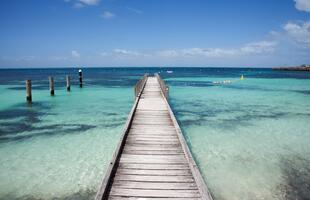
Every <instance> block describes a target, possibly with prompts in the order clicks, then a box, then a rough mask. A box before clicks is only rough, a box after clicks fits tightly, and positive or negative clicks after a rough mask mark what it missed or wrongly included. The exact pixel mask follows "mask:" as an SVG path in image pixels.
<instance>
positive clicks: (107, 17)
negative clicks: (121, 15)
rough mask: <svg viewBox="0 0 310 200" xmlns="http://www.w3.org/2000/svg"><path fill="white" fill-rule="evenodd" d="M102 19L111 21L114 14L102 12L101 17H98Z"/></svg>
mask: <svg viewBox="0 0 310 200" xmlns="http://www.w3.org/2000/svg"><path fill="white" fill-rule="evenodd" d="M100 16H101V17H102V18H103V19H112V18H114V17H115V14H114V13H111V12H109V11H104V12H103V13H102V14H101V15H100Z"/></svg>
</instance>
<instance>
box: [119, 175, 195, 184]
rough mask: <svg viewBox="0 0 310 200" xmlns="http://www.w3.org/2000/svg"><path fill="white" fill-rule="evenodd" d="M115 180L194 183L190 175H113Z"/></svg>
mask: <svg viewBox="0 0 310 200" xmlns="http://www.w3.org/2000/svg"><path fill="white" fill-rule="evenodd" d="M114 180H117V181H142V182H168V183H194V179H193V177H192V176H146V175H140V176H138V175H124V174H122V175H121V176H117V175H116V176H115V177H114Z"/></svg>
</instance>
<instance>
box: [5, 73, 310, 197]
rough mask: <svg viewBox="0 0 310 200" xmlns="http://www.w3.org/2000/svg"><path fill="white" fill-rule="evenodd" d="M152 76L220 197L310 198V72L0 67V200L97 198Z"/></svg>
mask: <svg viewBox="0 0 310 200" xmlns="http://www.w3.org/2000/svg"><path fill="white" fill-rule="evenodd" d="M167 71H172V73H167ZM146 72H148V73H154V72H160V74H161V76H162V77H163V78H164V79H165V81H166V82H167V84H168V85H169V87H170V93H169V96H170V97H169V101H170V103H171V106H172V109H173V110H174V112H175V115H176V117H177V119H178V121H179V123H180V126H181V128H182V130H183V134H184V135H185V138H186V140H187V143H188V145H189V147H190V149H191V151H192V153H193V156H194V157H195V160H196V161H197V163H198V165H199V168H200V170H201V172H202V174H203V176H204V178H205V181H206V183H207V185H208V187H209V189H210V191H211V193H212V194H213V196H214V197H215V200H243V199H244V200H259V199H268V200H269V199H271V200H273V199H275V200H286V199H288V200H306V199H310V73H309V72H293V71H272V70H271V69H245V68H233V69H232V68H85V69H83V75H84V83H85V84H84V87H83V88H82V89H81V88H79V87H78V69H77V68H72V69H0V199H1V200H8V199H9V200H17V199H19V200H30V199H34V200H39V199H44V200H50V199H53V200H64V199H70V200H71V199H72V200H73V199H74V200H82V199H83V200H84V199H85V200H86V199H93V198H94V195H95V193H96V191H97V189H98V187H99V185H100V183H101V180H102V178H103V176H104V173H105V169H106V166H107V164H108V162H109V160H110V159H111V157H112V154H113V152H114V149H115V147H116V145H117V143H118V141H119V138H120V135H121V132H122V128H123V126H124V123H125V121H126V118H127V115H128V113H129V111H130V109H131V106H132V104H133V102H134V92H133V86H134V84H135V83H136V81H137V80H138V79H139V78H140V76H141V75H143V74H144V73H146ZM65 75H71V79H72V81H71V82H72V86H71V92H67V91H66V88H65ZM241 75H244V79H243V80H240V76H241ZM48 76H54V79H55V84H56V88H55V96H53V97H51V96H50V95H49V87H48ZM26 79H31V80H32V85H33V91H32V92H33V103H32V104H31V105H30V104H27V103H26V101H25V80H26ZM224 81H226V83H224Z"/></svg>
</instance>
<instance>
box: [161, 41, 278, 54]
mask: <svg viewBox="0 0 310 200" xmlns="http://www.w3.org/2000/svg"><path fill="white" fill-rule="evenodd" d="M276 45H277V43H276V42H274V41H260V42H254V43H248V44H245V45H244V46H242V47H240V48H230V49H229V48H197V47H196V48H187V49H172V50H171V49H170V50H161V51H158V52H156V55H158V56H162V57H178V56H180V57H183V56H193V57H209V58H218V57H233V56H243V55H253V54H254V55H258V54H264V53H271V52H273V51H274V50H275V46H276Z"/></svg>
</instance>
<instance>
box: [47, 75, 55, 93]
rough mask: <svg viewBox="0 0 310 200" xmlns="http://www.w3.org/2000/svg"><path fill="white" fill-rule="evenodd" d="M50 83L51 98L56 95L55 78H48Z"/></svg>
mask: <svg viewBox="0 0 310 200" xmlns="http://www.w3.org/2000/svg"><path fill="white" fill-rule="evenodd" d="M48 78H49V82H50V93H51V96H54V95H55V85H54V78H53V77H52V76H50V77H48Z"/></svg>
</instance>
